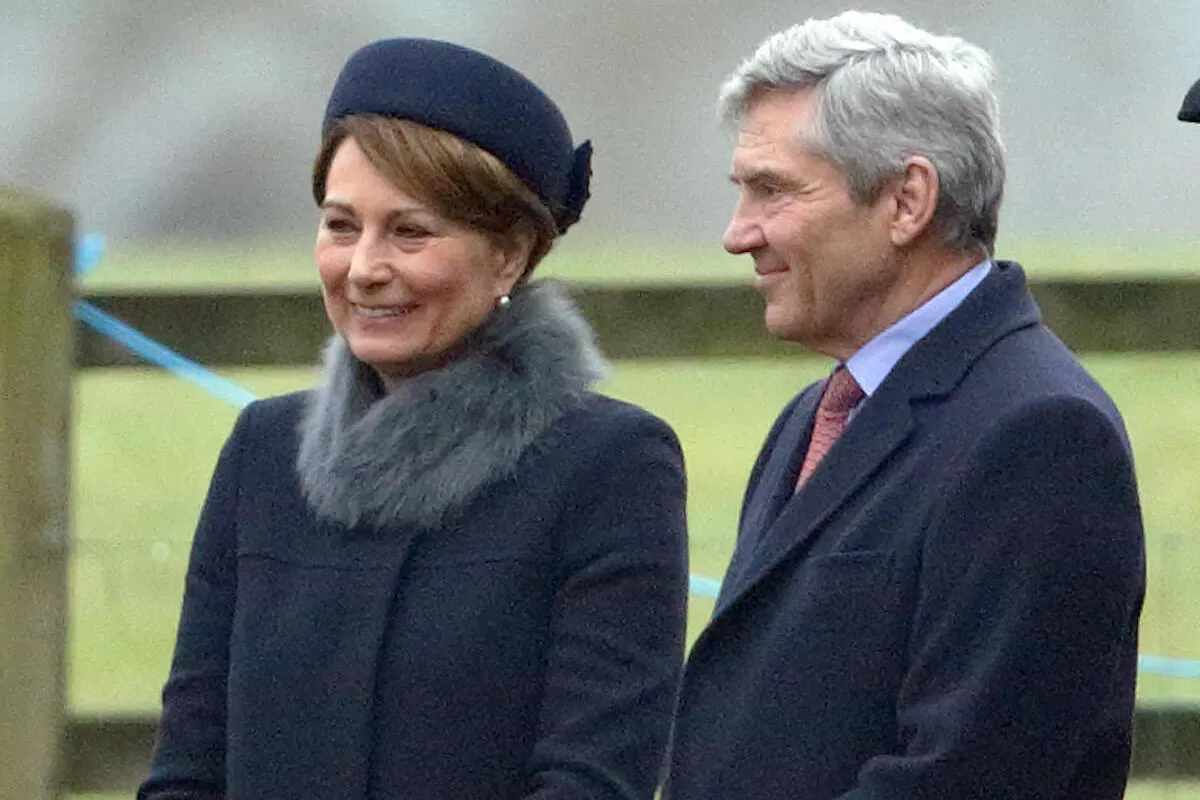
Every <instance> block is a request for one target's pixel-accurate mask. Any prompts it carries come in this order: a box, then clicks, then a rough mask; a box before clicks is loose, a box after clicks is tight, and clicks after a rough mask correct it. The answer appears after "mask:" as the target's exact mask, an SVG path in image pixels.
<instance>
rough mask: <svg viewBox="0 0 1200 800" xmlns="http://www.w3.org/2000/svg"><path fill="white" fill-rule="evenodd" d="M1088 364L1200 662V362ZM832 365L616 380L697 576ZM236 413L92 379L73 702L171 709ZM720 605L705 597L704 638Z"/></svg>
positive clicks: (1180, 688)
mask: <svg viewBox="0 0 1200 800" xmlns="http://www.w3.org/2000/svg"><path fill="white" fill-rule="evenodd" d="M1088 364H1089V366H1090V367H1091V369H1092V370H1093V371H1094V373H1095V374H1096V375H1097V377H1099V379H1100V380H1101V381H1102V382H1103V383H1104V384H1105V385H1106V386H1107V387H1108V388H1109V390H1110V391H1111V392H1112V394H1113V395H1114V397H1115V398H1116V400H1117V402H1118V404H1119V405H1120V406H1121V408H1122V409H1123V411H1124V413H1125V415H1126V417H1127V419H1128V422H1129V426H1130V431H1131V435H1132V437H1133V441H1134V446H1135V449H1136V452H1137V458H1138V467H1139V472H1140V476H1141V485H1142V493H1143V499H1144V504H1145V511H1146V520H1147V527H1148V528H1149V530H1150V531H1151V536H1150V540H1149V558H1150V594H1149V598H1148V601H1147V605H1146V611H1145V615H1144V618H1143V619H1144V622H1143V637H1142V638H1143V651H1144V652H1153V653H1157V654H1160V655H1168V656H1174V657H1179V658H1194V659H1200V632H1198V629H1197V628H1196V626H1195V625H1194V620H1193V619H1192V617H1193V616H1194V612H1193V611H1192V609H1195V608H1197V607H1200V540H1197V538H1196V537H1195V536H1194V529H1195V520H1196V519H1198V518H1200V492H1196V491H1195V490H1194V487H1193V485H1192V476H1194V475H1196V474H1200V395H1198V394H1197V393H1196V392H1195V390H1194V387H1196V386H1198V385H1200V357H1193V356H1189V355H1154V356H1150V355H1140V356H1134V357H1125V356H1098V357H1093V358H1090V359H1088ZM826 368H827V365H826V362H824V361H823V360H821V359H815V358H797V359H795V360H749V359H747V360H740V361H735V360H724V361H722V360H713V361H636V362H622V363H620V364H618V365H617V369H616V372H615V375H614V376H613V378H611V379H610V380H609V381H608V383H607V384H606V385H605V387H604V388H605V390H606V391H608V392H610V393H612V394H615V395H617V396H620V397H624V398H627V399H630V400H632V401H634V402H638V403H640V404H642V405H644V406H646V407H647V408H649V409H651V410H652V411H654V412H656V413H658V414H659V415H660V416H662V417H664V418H665V419H667V420H668V421H670V422H671V423H672V424H673V425H674V426H675V428H676V430H677V431H678V432H679V435H680V438H681V440H682V441H683V444H684V450H685V455H686V458H687V464H688V474H689V521H690V529H691V540H692V569H693V570H694V571H696V572H699V573H703V574H706V575H709V576H712V577H717V578H719V577H720V576H721V574H722V572H723V570H724V565H725V564H726V563H727V561H728V558H729V555H730V552H731V549H732V544H733V533H734V529H735V525H736V519H737V513H738V507H739V504H740V502H741V492H742V489H743V487H744V485H745V480H746V476H747V473H748V472H749V469H750V465H751V463H752V461H753V458H754V455H755V453H756V452H757V449H758V447H759V444H760V443H761V441H762V438H763V436H764V435H765V433H766V430H767V428H768V426H769V425H770V423H771V420H772V419H773V417H774V415H775V413H776V412H777V411H778V409H779V408H780V407H781V406H782V405H783V404H784V403H785V402H786V400H787V399H788V398H789V397H790V396H791V395H792V394H793V393H794V392H795V391H796V390H797V389H798V388H799V387H800V386H802V385H804V384H805V383H806V382H807V381H808V380H810V379H812V378H813V377H816V376H818V375H820V374H821V373H822V372H824V370H825V369H826ZM230 376H231V377H233V378H235V379H236V380H238V381H239V382H241V383H243V384H244V385H246V386H247V387H248V388H250V389H251V390H252V391H254V392H255V393H257V394H260V395H266V394H273V393H278V392H283V391H287V390H289V389H292V388H298V387H301V386H305V385H307V384H308V383H309V382H310V380H311V377H312V374H311V373H310V372H308V371H305V370H294V369H293V370H278V369H269V370H268V369H262V370H242V371H235V372H232V373H230ZM234 414H235V412H234V410H233V409H231V408H229V407H227V406H224V405H222V404H221V403H219V402H218V401H216V400H214V399H212V398H210V397H208V396H207V395H204V394H203V393H201V392H200V391H199V390H197V389H194V388H193V387H191V386H190V385H188V384H184V383H182V382H180V381H178V380H176V379H174V378H172V377H170V376H168V375H165V374H163V373H161V372H158V371H154V370H149V369H146V370H138V369H127V370H111V371H97V370H92V371H87V372H84V373H81V375H80V376H79V380H78V381H77V389H76V403H75V417H76V424H75V438H74V452H75V476H74V497H73V507H74V514H75V520H74V521H75V529H76V533H77V538H78V545H77V548H76V552H75V558H74V561H73V566H72V570H73V575H72V593H73V594H72V604H73V617H72V625H71V645H70V647H71V649H70V665H71V673H70V680H69V702H70V704H71V706H72V707H73V708H75V709H77V710H80V711H86V712H102V711H131V710H142V711H146V710H153V709H156V708H157V703H158V690H159V687H160V685H161V682H162V680H163V678H164V676H165V674H166V669H167V664H168V659H169V654H170V648H171V640H172V637H173V630H174V625H175V620H176V616H177V614H178V604H179V595H180V590H181V585H182V575H183V570H184V567H185V565H186V559H187V547H188V541H189V538H190V535H191V531H192V527H193V525H194V522H195V518H196V515H197V512H198V509H199V505H200V502H201V500H202V498H203V494H204V491H205V488H206V484H207V480H208V476H209V473H210V471H211V469H212V466H213V463H214V462H215V459H216V453H217V450H218V448H219V447H220V444H221V442H222V440H223V439H224V437H225V435H226V434H227V432H228V430H229V427H230V425H231V424H232V421H233V417H234ZM710 613H711V603H710V602H709V601H706V600H704V599H696V600H694V602H693V604H692V611H691V630H692V633H693V635H694V634H695V632H696V631H697V630H699V628H700V626H701V625H702V624H703V622H704V620H705V619H706V618H707V616H708V615H709V614H710ZM1141 691H1142V694H1143V697H1144V698H1147V699H1165V698H1187V699H1190V700H1200V681H1186V680H1179V679H1175V680H1172V679H1166V678H1154V677H1150V678H1147V679H1145V680H1144V681H1143V682H1142V685H1141Z"/></svg>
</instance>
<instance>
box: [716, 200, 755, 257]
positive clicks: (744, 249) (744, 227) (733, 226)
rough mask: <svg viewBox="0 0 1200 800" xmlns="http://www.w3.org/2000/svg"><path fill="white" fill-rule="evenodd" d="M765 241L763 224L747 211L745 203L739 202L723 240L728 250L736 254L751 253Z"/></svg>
mask: <svg viewBox="0 0 1200 800" xmlns="http://www.w3.org/2000/svg"><path fill="white" fill-rule="evenodd" d="M764 243H765V237H764V236H763V231H762V226H761V225H760V224H759V222H758V220H757V219H756V218H755V217H754V216H752V215H751V214H748V213H747V210H746V208H745V204H744V203H738V207H737V208H736V209H734V211H733V216H732V217H731V218H730V220H729V227H727V228H726V229H725V237H724V239H723V240H722V244H723V245H724V246H725V250H726V252H729V253H732V254H734V255H740V254H742V253H749V252H752V251H754V250H757V249H758V248H760V247H762V246H763V244H764Z"/></svg>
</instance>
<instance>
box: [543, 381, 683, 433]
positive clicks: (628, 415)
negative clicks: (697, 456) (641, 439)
mask: <svg viewBox="0 0 1200 800" xmlns="http://www.w3.org/2000/svg"><path fill="white" fill-rule="evenodd" d="M564 422H565V423H566V425H568V426H569V427H571V428H573V429H574V430H575V431H577V432H578V433H579V434H584V435H589V436H591V437H597V438H599V439H608V438H612V437H618V438H624V437H628V436H639V435H641V436H645V435H654V436H660V437H666V438H669V439H671V440H672V441H677V440H678V437H677V436H676V435H675V430H674V429H673V428H672V427H671V425H670V424H669V423H668V422H667V421H666V420H664V419H662V418H661V417H659V416H657V415H655V414H654V413H652V412H650V411H648V410H646V409H645V408H643V407H641V406H639V405H635V404H634V403H630V402H628V401H625V400H618V399H617V398H615V397H609V396H608V395H604V394H599V393H597V392H588V393H587V394H586V395H585V396H584V400H583V402H582V403H581V404H580V406H579V407H578V408H577V409H576V410H575V411H573V412H571V413H569V414H568V415H567V416H566V418H565V420H564Z"/></svg>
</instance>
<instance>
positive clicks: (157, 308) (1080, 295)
mask: <svg viewBox="0 0 1200 800" xmlns="http://www.w3.org/2000/svg"><path fill="white" fill-rule="evenodd" d="M1032 288H1033V294H1034V296H1035V298H1036V299H1037V301H1038V304H1039V305H1040V306H1041V307H1042V311H1043V313H1044V315H1045V318H1046V320H1047V322H1048V323H1049V324H1050V325H1051V327H1053V328H1054V330H1055V331H1056V332H1057V333H1058V335H1059V336H1061V337H1062V338H1063V340H1064V341H1065V342H1066V343H1067V344H1068V345H1069V346H1071V347H1072V348H1073V349H1074V350H1076V351H1078V352H1095V351H1140V352H1160V351H1169V350H1200V276H1197V277H1195V278H1173V279H1162V280H1141V281H1120V282H1118V281H1108V282H1084V281H1078V280H1074V281H1071V280H1056V281H1036V282H1034V283H1033V286H1032ZM572 291H573V294H574V296H575V298H576V300H577V301H578V303H579V305H580V307H581V309H582V311H583V313H584V314H585V315H586V316H587V318H588V320H589V321H590V322H591V323H592V325H593V327H594V328H595V329H596V335H597V337H598V338H599V340H600V344H601V347H602V348H603V350H604V352H605V353H606V354H607V355H608V356H609V357H610V358H680V357H694V358H709V357H714V356H772V355H787V354H795V353H797V352H799V350H798V348H796V347H795V346H794V345H787V344H782V343H780V342H778V341H775V340H774V339H772V338H771V337H770V336H768V335H767V334H766V333H764V331H763V326H762V300H761V299H760V298H759V296H758V293H757V292H755V291H754V289H753V288H751V287H749V286H740V285H731V284H726V285H713V286H669V285H667V286H662V285H651V286H608V285H604V286H588V285H577V286H573V287H572ZM87 299H88V300H89V301H91V302H93V303H94V304H95V305H97V306H98V307H100V308H101V309H103V310H105V311H107V312H109V313H110V314H112V315H113V316H116V317H117V318H119V319H122V320H124V321H125V322H128V323H130V324H131V325H133V326H135V327H136V328H138V329H139V330H141V331H143V332H145V333H146V334H147V335H149V336H151V337H152V338H154V339H156V340H157V341H159V342H162V343H163V344H165V345H167V346H168V347H171V348H173V349H175V350H178V351H179V352H181V353H183V354H184V355H187V356H188V357H190V358H192V359H195V360H197V361H199V362H201V363H203V364H208V365H213V366H232V365H285V364H293V365H301V364H313V363H315V362H316V360H317V357H318V354H319V352H320V349H321V343H322V342H323V341H324V340H325V338H326V337H327V336H328V335H329V324H328V322H327V321H326V319H325V314H324V312H323V310H322V307H321V299H320V297H319V296H318V294H317V292H316V291H315V290H299V289H290V290H279V289H275V290H271V289H266V290H262V291H259V290H254V289H242V290H224V291H193V292H190V293H171V294H168V293H165V292H154V291H127V292H108V293H103V294H102V293H93V294H89V295H87ZM76 363H77V364H78V365H79V366H89V367H99V366H120V365H128V364H135V363H139V361H138V359H137V358H136V357H134V356H132V355H130V354H129V353H128V352H127V351H126V350H124V348H122V347H121V346H120V345H118V344H116V343H115V342H112V341H111V340H109V339H106V338H104V337H102V336H99V335H96V334H94V333H92V332H90V331H86V330H81V331H80V335H79V337H78V350H77V353H76Z"/></svg>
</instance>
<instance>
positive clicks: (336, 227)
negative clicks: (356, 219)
mask: <svg viewBox="0 0 1200 800" xmlns="http://www.w3.org/2000/svg"><path fill="white" fill-rule="evenodd" d="M325 229H326V230H328V231H329V232H331V233H353V232H354V223H352V222H351V221H350V220H348V219H342V218H333V219H326V220H325Z"/></svg>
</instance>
